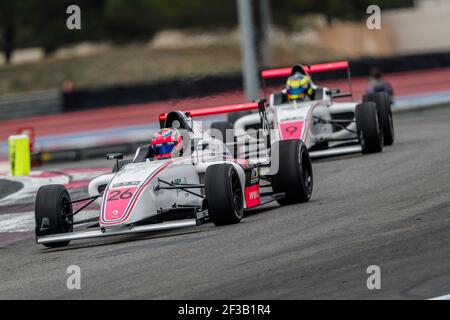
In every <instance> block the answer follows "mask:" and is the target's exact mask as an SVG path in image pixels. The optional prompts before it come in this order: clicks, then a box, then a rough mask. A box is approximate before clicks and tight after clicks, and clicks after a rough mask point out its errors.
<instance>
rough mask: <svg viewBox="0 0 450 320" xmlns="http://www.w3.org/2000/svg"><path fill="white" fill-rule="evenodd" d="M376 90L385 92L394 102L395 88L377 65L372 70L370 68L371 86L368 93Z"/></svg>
mask: <svg viewBox="0 0 450 320" xmlns="http://www.w3.org/2000/svg"><path fill="white" fill-rule="evenodd" d="M376 92H385V93H386V94H387V95H388V96H389V98H390V99H391V102H393V98H394V89H393V88H392V85H391V84H390V83H389V82H388V81H387V80H386V79H384V78H383V74H382V73H381V70H380V69H379V68H377V67H374V68H372V70H370V78H369V87H368V88H367V93H376Z"/></svg>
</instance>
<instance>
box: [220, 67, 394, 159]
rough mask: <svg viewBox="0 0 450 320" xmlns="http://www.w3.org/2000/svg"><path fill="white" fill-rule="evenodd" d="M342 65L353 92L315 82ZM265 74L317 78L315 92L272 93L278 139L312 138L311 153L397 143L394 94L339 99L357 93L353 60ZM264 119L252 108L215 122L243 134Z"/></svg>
mask: <svg viewBox="0 0 450 320" xmlns="http://www.w3.org/2000/svg"><path fill="white" fill-rule="evenodd" d="M336 70H346V71H347V76H348V84H349V91H350V92H348V93H341V92H340V90H339V89H330V88H325V87H320V86H317V85H315V84H314V83H313V82H312V76H313V75H314V74H317V73H323V72H330V71H336ZM261 76H262V78H263V79H264V80H267V79H272V78H288V77H289V79H290V77H293V80H292V81H293V82H295V81H297V82H298V83H299V84H300V85H301V84H302V82H303V81H304V82H305V83H311V85H310V87H309V88H308V89H309V90H310V92H306V93H307V97H306V98H304V99H290V97H289V92H286V90H281V91H279V92H275V93H272V94H271V95H270V100H269V106H268V114H267V117H268V119H269V122H270V123H271V126H272V129H273V130H272V141H283V140H288V139H300V140H302V141H304V143H305V144H306V146H307V148H308V150H309V151H310V155H311V158H318V157H327V156H336V155H343V154H350V153H358V152H362V153H364V154H367V153H375V152H381V151H382V150H383V147H384V146H388V145H392V144H393V143H394V125H393V118H392V110H391V99H390V97H389V96H388V95H386V94H385V93H371V94H366V95H364V97H363V99H362V102H360V103H357V102H344V101H337V99H340V98H351V97H353V93H352V86H351V75H350V68H349V64H348V62H347V61H340V62H333V63H325V64H316V65H310V66H303V65H296V66H294V67H292V68H283V69H272V70H264V71H262V73H261ZM295 77H298V78H297V79H296V78H295ZM288 83H289V80H288ZM299 93H300V91H299ZM294 94H295V92H294ZM303 97H305V95H302V98H303ZM294 98H296V97H294ZM258 119H259V117H258V115H257V114H253V113H250V114H247V115H244V116H241V117H240V118H238V119H237V120H234V123H231V122H227V121H226V122H223V121H222V122H216V123H214V124H213V125H212V127H214V128H217V129H218V130H222V131H223V132H225V130H231V129H233V130H234V134H235V135H238V136H239V135H244V134H246V132H247V131H248V129H249V128H254V126H257V125H258V121H259V120H258Z"/></svg>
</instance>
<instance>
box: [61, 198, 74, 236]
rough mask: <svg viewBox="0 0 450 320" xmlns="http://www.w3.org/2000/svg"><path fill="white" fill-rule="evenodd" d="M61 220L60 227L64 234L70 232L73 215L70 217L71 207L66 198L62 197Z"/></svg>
mask: <svg viewBox="0 0 450 320" xmlns="http://www.w3.org/2000/svg"><path fill="white" fill-rule="evenodd" d="M60 208H61V212H60V214H61V218H62V225H63V228H64V231H65V232H69V231H71V230H72V227H73V225H72V222H73V215H72V206H71V204H70V202H69V200H68V199H67V198H66V197H63V198H62V199H61V205H60Z"/></svg>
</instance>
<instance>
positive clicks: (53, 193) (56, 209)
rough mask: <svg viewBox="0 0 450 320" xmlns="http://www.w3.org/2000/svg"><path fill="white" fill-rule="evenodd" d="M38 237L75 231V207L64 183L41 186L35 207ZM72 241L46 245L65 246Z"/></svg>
mask: <svg viewBox="0 0 450 320" xmlns="http://www.w3.org/2000/svg"><path fill="white" fill-rule="evenodd" d="M35 209H36V210H35V220H36V228H35V234H36V237H41V236H47V235H52V234H59V233H69V232H72V231H73V215H72V214H73V209H72V204H71V201H70V195H69V193H68V192H67V190H66V188H65V187H64V186H62V185H57V184H56V185H47V186H42V187H40V188H39V190H38V193H37V195H36V208H35ZM69 242H70V241H61V242H56V243H46V244H44V246H45V247H48V248H59V247H65V246H67V245H68V244H69Z"/></svg>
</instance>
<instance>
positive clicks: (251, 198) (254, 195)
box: [245, 184, 261, 208]
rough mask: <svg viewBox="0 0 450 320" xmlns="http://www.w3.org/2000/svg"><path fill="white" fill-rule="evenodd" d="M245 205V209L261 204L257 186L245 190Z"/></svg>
mask: <svg viewBox="0 0 450 320" xmlns="http://www.w3.org/2000/svg"><path fill="white" fill-rule="evenodd" d="M245 203H246V204H247V208H254V207H257V206H259V205H260V204H261V197H260V194H259V184H255V185H252V186H249V187H247V188H245Z"/></svg>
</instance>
